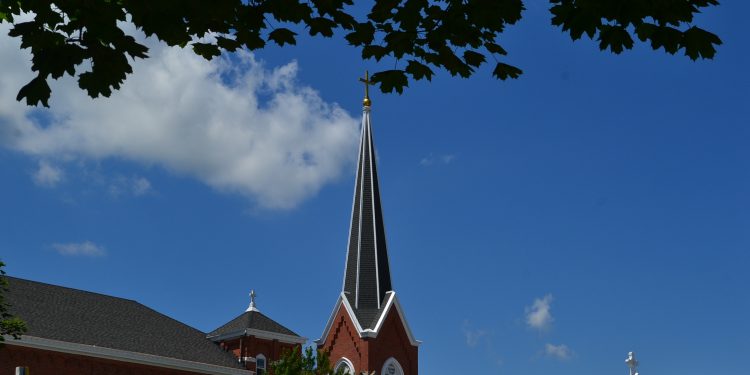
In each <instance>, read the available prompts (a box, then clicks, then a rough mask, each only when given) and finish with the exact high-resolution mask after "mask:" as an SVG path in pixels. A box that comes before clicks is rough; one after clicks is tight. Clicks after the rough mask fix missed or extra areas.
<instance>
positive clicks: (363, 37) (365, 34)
mask: <svg viewBox="0 0 750 375" xmlns="http://www.w3.org/2000/svg"><path fill="white" fill-rule="evenodd" d="M345 38H346V40H347V41H348V42H349V44H351V45H353V46H361V45H367V44H370V43H372V41H373V39H374V38H375V26H373V25H372V23H370V22H365V23H360V24H357V25H356V26H354V31H352V32H350V33H349V34H346V36H345Z"/></svg>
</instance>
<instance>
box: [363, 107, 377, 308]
mask: <svg viewBox="0 0 750 375" xmlns="http://www.w3.org/2000/svg"><path fill="white" fill-rule="evenodd" d="M366 113H367V124H366V126H367V130H368V131H367V145H368V153H369V154H370V184H371V185H372V186H375V180H374V179H373V172H372V169H373V168H372V166H373V163H374V162H373V159H374V158H375V142H373V141H372V127H371V125H370V111H366ZM378 188H380V186H378ZM370 200H371V202H372V234H373V236H372V240H373V243H374V244H375V293H376V298H377V301H378V308H379V307H380V272H379V270H378V263H380V262H379V260H380V258H378V219H377V210H376V209H375V208H376V207H375V189H372V192H371V194H370ZM378 203H380V202H378Z"/></svg>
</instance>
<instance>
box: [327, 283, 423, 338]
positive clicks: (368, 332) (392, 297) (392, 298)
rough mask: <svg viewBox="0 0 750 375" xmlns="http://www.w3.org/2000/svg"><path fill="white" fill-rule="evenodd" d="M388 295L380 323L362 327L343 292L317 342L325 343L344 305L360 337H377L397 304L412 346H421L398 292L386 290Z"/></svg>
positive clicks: (397, 309)
mask: <svg viewBox="0 0 750 375" xmlns="http://www.w3.org/2000/svg"><path fill="white" fill-rule="evenodd" d="M386 296H387V298H388V300H387V302H386V305H385V308H384V309H383V312H382V313H381V314H380V317H379V318H378V323H377V324H376V325H375V329H370V328H368V329H362V325H361V324H359V321H358V320H357V316H356V315H354V310H353V309H352V306H351V305H350V304H349V301H348V300H347V299H346V296H344V293H343V292H342V293H341V295H339V299H338V301H337V302H336V306H335V307H334V308H333V313H332V314H331V317H330V318H328V323H326V328H325V329H324V330H323V335H322V336H321V337H320V338H319V339H317V340H315V343H316V344H318V345H321V344H323V343H325V340H326V338H327V337H328V334H329V333H330V331H331V328H333V323H334V322H333V320H334V318H335V317H336V314H338V312H339V310H340V309H341V306H342V305H343V306H344V308H345V309H346V312H347V314H348V315H349V318H350V319H351V320H352V322H354V326H355V328H356V329H357V333H358V334H359V337H361V338H364V337H371V338H375V337H378V333H379V332H380V329H381V328H382V327H383V323H384V322H385V318H386V317H387V316H388V312H390V311H391V308H392V307H394V306H395V308H396V312H397V313H398V317H399V319H400V320H401V324H402V325H403V326H404V330H405V331H406V335H407V337H409V343H410V344H411V345H412V346H419V345H420V344H421V343H422V342H421V341H419V340H417V339H415V338H414V334H413V333H412V332H411V327H409V323H408V322H407V321H406V316H405V315H404V312H403V308H402V307H401V304H400V303H399V302H398V298H397V297H396V292H394V291H389V292H386Z"/></svg>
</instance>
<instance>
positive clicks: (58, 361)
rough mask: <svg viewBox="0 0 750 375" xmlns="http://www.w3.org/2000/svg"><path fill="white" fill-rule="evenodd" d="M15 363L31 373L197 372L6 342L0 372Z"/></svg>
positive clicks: (8, 374) (6, 374) (10, 374)
mask: <svg viewBox="0 0 750 375" xmlns="http://www.w3.org/2000/svg"><path fill="white" fill-rule="evenodd" d="M17 366H28V367H29V370H30V372H31V374H34V375H84V374H85V375H199V373H195V372H187V371H179V370H172V369H168V368H162V367H155V366H146V365H140V364H136V363H128V362H120V361H113V360H108V359H101V358H95V357H88V356H82V355H75V354H67V353H61V352H54V351H49V350H41V349H32V348H26V347H19V346H14V345H9V344H4V345H2V346H0V375H14V374H15V368H16V367H17Z"/></svg>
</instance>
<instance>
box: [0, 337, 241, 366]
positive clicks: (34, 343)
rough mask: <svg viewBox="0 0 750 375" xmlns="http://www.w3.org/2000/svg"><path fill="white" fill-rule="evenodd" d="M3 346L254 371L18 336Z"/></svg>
mask: <svg viewBox="0 0 750 375" xmlns="http://www.w3.org/2000/svg"><path fill="white" fill-rule="evenodd" d="M5 345H14V346H21V347H26V348H34V349H42V350H49V351H54V352H61V353H68V354H76V355H82V356H87V357H95V358H103V359H110V360H115V361H120V362H129V363H136V364H140V365H148V366H156V367H163V368H170V369H174V370H182V371H190V372H198V373H203V374H210V375H253V374H255V372H253V371H249V370H242V369H238V368H231V367H223V366H218V365H212V364H208V363H201V362H192V361H186V360H184V359H177V358H170V357H162V356H158V355H152V354H144V353H136V352H131V351H127V350H120V349H111V348H105V347H101V346H94V345H85V344H77V343H72V342H67V341H58V340H50V339H45V338H41V337H35V336H26V335H24V336H22V337H21V339H20V340H13V339H12V338H11V337H10V336H5Z"/></svg>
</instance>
